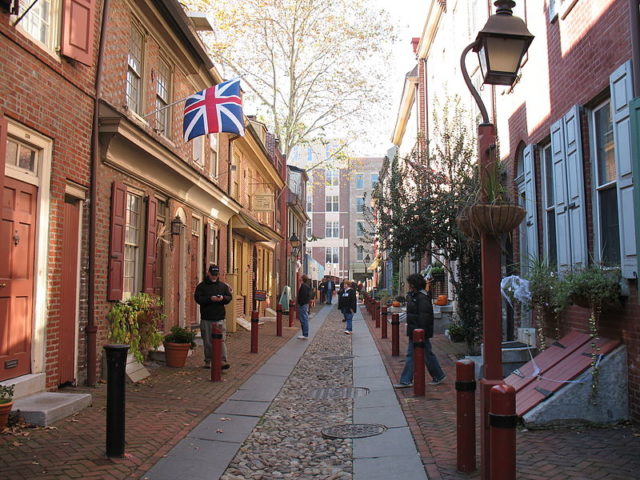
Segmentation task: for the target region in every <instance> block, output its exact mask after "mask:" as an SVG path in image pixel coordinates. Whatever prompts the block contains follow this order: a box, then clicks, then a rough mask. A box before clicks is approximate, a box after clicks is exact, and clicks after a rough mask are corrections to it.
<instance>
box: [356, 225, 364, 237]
mask: <svg viewBox="0 0 640 480" xmlns="http://www.w3.org/2000/svg"><path fill="white" fill-rule="evenodd" d="M365 233H366V232H365V229H364V222H363V221H357V222H356V237H358V238H362V237H364V235H365Z"/></svg>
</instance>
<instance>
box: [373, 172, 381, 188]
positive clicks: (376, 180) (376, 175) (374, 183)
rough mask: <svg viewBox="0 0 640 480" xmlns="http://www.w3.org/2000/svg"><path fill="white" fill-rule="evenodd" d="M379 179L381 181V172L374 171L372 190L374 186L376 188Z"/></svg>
mask: <svg viewBox="0 0 640 480" xmlns="http://www.w3.org/2000/svg"><path fill="white" fill-rule="evenodd" d="M374 179H375V180H374ZM379 181H380V174H379V173H377V172H376V173H372V174H371V189H372V190H373V189H374V188H376V185H377V184H378V182H379Z"/></svg>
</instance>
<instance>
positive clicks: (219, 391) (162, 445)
mask: <svg viewBox="0 0 640 480" xmlns="http://www.w3.org/2000/svg"><path fill="white" fill-rule="evenodd" d="M283 325H284V326H283V336H282V337H276V335H275V331H276V324H275V321H268V322H266V323H265V324H264V325H261V326H260V336H259V353H257V354H251V353H249V350H250V338H251V335H250V333H249V332H247V331H245V330H242V329H240V330H239V331H238V332H236V333H231V334H228V337H227V346H228V348H229V362H230V363H231V369H230V370H228V371H227V373H225V374H224V375H223V381H222V382H220V383H212V382H211V381H210V375H211V372H210V370H206V369H203V368H201V365H202V364H203V358H202V347H198V348H196V350H195V351H194V355H192V356H191V357H190V358H189V359H188V361H187V366H186V367H185V368H180V369H172V368H167V367H165V366H160V365H158V364H151V366H150V367H149V369H150V370H151V372H152V373H151V376H150V377H149V378H147V379H146V380H145V381H143V382H141V383H139V384H137V385H130V384H129V385H127V390H126V447H125V452H126V453H125V458H123V459H112V458H107V457H106V456H105V421H106V413H105V409H106V385H105V384H100V385H98V387H96V388H87V387H83V388H81V387H77V388H66V389H64V390H61V391H63V392H68V393H84V392H88V393H91V395H92V396H93V405H92V406H91V407H89V408H87V409H85V410H83V411H81V412H79V413H78V414H76V415H74V416H73V417H70V418H67V419H65V420H61V421H59V422H57V423H55V424H54V425H53V426H52V427H53V428H47V429H43V428H36V429H24V430H22V431H21V432H19V433H16V434H4V435H0V478H2V479H3V480H5V479H6V480H9V479H61V478H81V479H98V478H99V479H124V478H140V477H141V476H142V475H143V474H144V473H145V472H146V471H147V470H148V469H149V468H151V467H152V466H153V465H154V464H155V463H156V462H157V461H158V459H159V458H161V457H162V456H163V455H165V454H166V453H167V452H168V451H169V450H170V449H171V447H173V446H174V445H175V444H176V443H177V442H178V441H179V440H181V439H182V438H183V437H184V436H185V435H186V434H187V433H188V432H189V431H190V430H191V429H193V428H194V427H195V426H196V425H198V423H199V422H200V421H201V420H202V419H203V418H204V417H206V416H207V415H208V414H210V413H211V412H212V411H213V410H215V409H216V408H217V407H218V406H219V405H220V404H222V403H223V402H224V401H225V400H226V399H227V398H228V397H229V396H231V395H232V394H233V393H234V392H235V391H236V390H237V388H238V387H239V386H240V385H241V384H242V383H244V381H245V380H246V379H248V378H249V377H250V376H251V375H252V374H253V373H254V372H255V371H256V370H257V369H258V368H260V366H261V365H262V364H263V363H264V362H265V361H266V360H267V359H268V358H269V357H270V356H271V355H272V354H273V353H275V352H276V351H277V350H278V349H279V348H280V347H281V346H283V345H284V344H285V343H286V342H287V341H288V340H289V339H290V338H291V337H292V336H294V335H297V334H298V332H299V329H298V328H288V327H287V326H286V325H288V318H287V317H286V316H284V317H283ZM297 325H298V322H296V326H297Z"/></svg>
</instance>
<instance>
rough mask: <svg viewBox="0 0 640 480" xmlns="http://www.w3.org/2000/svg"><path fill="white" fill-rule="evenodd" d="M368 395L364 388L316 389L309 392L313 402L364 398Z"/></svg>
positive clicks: (367, 390) (366, 389)
mask: <svg viewBox="0 0 640 480" xmlns="http://www.w3.org/2000/svg"><path fill="white" fill-rule="evenodd" d="M368 394H369V389H368V388H364V387H341V388H316V389H315V390H311V398H313V399H314V400H327V399H337V398H356V397H364V396H365V395H368Z"/></svg>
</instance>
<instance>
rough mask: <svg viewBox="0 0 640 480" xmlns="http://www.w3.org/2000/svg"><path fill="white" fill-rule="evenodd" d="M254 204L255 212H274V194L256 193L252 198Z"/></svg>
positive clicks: (252, 206)
mask: <svg viewBox="0 0 640 480" xmlns="http://www.w3.org/2000/svg"><path fill="white" fill-rule="evenodd" d="M252 202H253V205H251V208H252V210H253V211H254V212H273V211H274V210H275V207H274V198H273V194H272V193H256V194H254V195H253V197H252Z"/></svg>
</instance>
